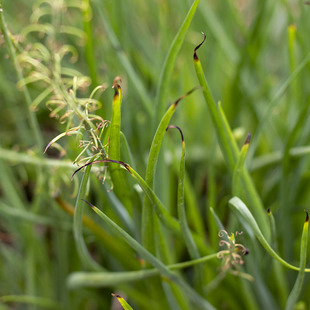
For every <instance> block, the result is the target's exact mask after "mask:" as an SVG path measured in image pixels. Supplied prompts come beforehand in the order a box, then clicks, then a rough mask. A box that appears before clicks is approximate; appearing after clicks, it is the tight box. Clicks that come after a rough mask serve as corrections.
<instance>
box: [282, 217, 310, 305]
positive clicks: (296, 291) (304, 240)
mask: <svg viewBox="0 0 310 310" xmlns="http://www.w3.org/2000/svg"><path fill="white" fill-rule="evenodd" d="M306 214H307V217H306V221H305V223H304V226H303V230H302V236H301V245H300V265H299V272H298V276H297V279H296V282H295V284H294V287H293V289H292V291H291V293H290V295H289V297H288V300H287V303H286V307H285V310H290V309H294V306H295V304H296V303H297V301H298V298H299V295H300V293H301V289H302V284H303V281H304V277H305V268H306V260H307V246H308V229H309V215H308V212H307V211H306Z"/></svg>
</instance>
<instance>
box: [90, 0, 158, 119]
mask: <svg viewBox="0 0 310 310" xmlns="http://www.w3.org/2000/svg"><path fill="white" fill-rule="evenodd" d="M95 3H96V7H97V8H98V11H99V14H100V16H101V20H102V22H103V25H104V28H105V29H106V31H107V34H108V37H109V39H110V41H111V44H112V46H113V47H114V49H115V51H116V54H117V56H118V58H119V60H120V62H121V64H122V65H123V67H124V69H125V70H126V72H127V74H128V77H129V79H130V80H131V82H132V86H133V87H135V88H136V91H137V93H138V94H139V96H140V98H141V102H142V104H143V106H144V108H145V110H146V112H147V113H148V115H149V116H150V117H152V116H153V114H154V111H153V107H152V106H153V103H152V100H151V98H150V96H149V94H148V92H147V90H146V88H145V86H144V84H143V82H142V80H141V79H140V77H139V76H138V75H137V73H136V71H135V70H134V66H133V65H132V64H131V62H130V61H129V59H128V57H127V56H126V54H125V52H124V50H123V49H122V48H121V43H120V42H119V40H118V38H117V37H116V35H115V33H114V31H113V28H112V26H111V24H110V23H109V21H108V19H107V17H106V15H105V13H104V11H103V8H102V4H100V2H98V1H96V2H95Z"/></svg>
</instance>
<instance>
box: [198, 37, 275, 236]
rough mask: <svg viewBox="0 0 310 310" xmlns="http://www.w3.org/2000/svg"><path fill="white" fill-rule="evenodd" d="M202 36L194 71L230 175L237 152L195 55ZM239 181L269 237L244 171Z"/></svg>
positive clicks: (246, 173) (259, 204) (220, 109)
mask: <svg viewBox="0 0 310 310" xmlns="http://www.w3.org/2000/svg"><path fill="white" fill-rule="evenodd" d="M203 35H204V40H203V41H202V42H201V43H200V44H199V45H197V46H196V48H195V49H194V57H193V58H194V66H195V70H196V75H197V78H198V81H199V84H200V86H202V88H203V95H204V98H205V101H206V103H207V106H208V109H209V112H210V114H211V118H212V121H213V125H214V128H215V130H216V133H217V136H218V141H219V144H220V147H221V150H222V154H223V156H224V158H225V161H226V164H227V166H228V169H229V171H230V173H231V174H233V172H234V170H235V165H236V163H237V160H238V158H239V150H238V147H237V144H236V141H235V139H234V138H233V134H232V132H231V129H230V126H229V124H228V122H227V119H226V117H225V114H224V111H223V110H222V107H221V104H220V103H219V104H215V101H214V99H213V97H212V94H211V91H210V88H209V86H208V82H207V80H206V77H205V75H204V72H203V70H202V66H201V63H200V60H199V58H198V55H197V50H198V49H199V48H200V47H201V45H202V44H203V43H204V41H205V39H206V35H205V34H203ZM240 180H241V182H242V185H243V187H244V190H245V193H246V198H247V199H248V201H249V206H250V207H251V210H252V211H253V213H254V214H255V216H256V218H257V219H258V221H259V223H260V225H261V226H262V227H263V229H264V231H265V233H266V236H267V238H268V237H269V226H268V222H267V217H266V214H265V212H264V208H263V205H262V202H261V200H260V197H259V195H258V194H257V191H256V189H255V187H254V184H253V182H252V179H251V178H250V176H249V174H248V172H247V170H246V169H244V170H243V171H242V173H241V175H240Z"/></svg>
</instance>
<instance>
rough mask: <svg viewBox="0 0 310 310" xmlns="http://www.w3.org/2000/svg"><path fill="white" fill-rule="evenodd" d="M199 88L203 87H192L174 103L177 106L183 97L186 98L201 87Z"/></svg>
mask: <svg viewBox="0 0 310 310" xmlns="http://www.w3.org/2000/svg"><path fill="white" fill-rule="evenodd" d="M199 88H201V87H200V86H196V87H194V88H192V89H191V90H189V91H188V92H187V93H186V94H184V95H183V96H181V97H180V98H178V99H177V100H176V101H175V102H174V105H175V106H177V105H178V103H179V102H180V101H181V100H182V99H184V98H186V97H187V96H189V95H190V94H191V93H193V92H194V91H195V90H197V89H199Z"/></svg>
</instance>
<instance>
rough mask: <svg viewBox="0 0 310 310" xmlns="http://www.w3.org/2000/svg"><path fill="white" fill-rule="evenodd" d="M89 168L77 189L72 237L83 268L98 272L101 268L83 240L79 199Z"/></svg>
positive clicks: (89, 167) (81, 205)
mask: <svg viewBox="0 0 310 310" xmlns="http://www.w3.org/2000/svg"><path fill="white" fill-rule="evenodd" d="M90 169H91V166H88V167H87V168H86V170H85V172H84V174H83V178H82V182H81V185H80V188H79V192H78V195H77V197H76V203H75V211H74V217H73V235H74V240H75V244H76V247H77V251H78V254H79V256H80V258H81V260H82V262H83V264H84V265H85V267H87V268H90V269H92V270H97V271H100V270H102V269H103V268H102V267H101V266H100V265H99V264H98V263H97V262H95V261H94V260H93V258H92V257H91V255H90V253H89V252H88V250H87V247H86V244H85V241H84V238H83V203H82V201H81V198H84V197H85V194H86V188H87V181H88V178H89V173H90Z"/></svg>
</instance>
